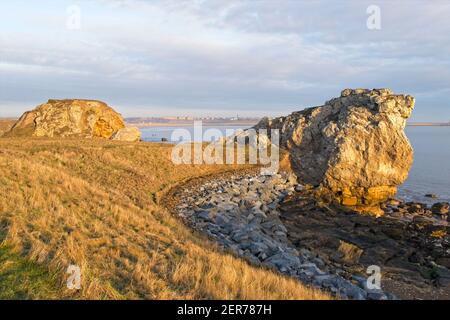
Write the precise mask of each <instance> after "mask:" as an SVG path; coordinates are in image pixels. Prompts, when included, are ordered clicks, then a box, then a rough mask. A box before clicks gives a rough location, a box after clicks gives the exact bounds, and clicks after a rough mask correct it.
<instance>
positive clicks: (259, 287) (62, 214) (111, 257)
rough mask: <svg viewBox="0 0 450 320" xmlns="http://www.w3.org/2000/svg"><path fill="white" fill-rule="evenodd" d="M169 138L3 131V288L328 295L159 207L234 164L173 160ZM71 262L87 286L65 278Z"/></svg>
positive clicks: (85, 293)
mask: <svg viewBox="0 0 450 320" xmlns="http://www.w3.org/2000/svg"><path fill="white" fill-rule="evenodd" d="M170 155H171V146H170V145H165V144H151V143H124V142H111V141H103V140H76V139H64V140H52V139H19V138H15V139H12V138H0V234H2V235H3V236H2V238H0V242H1V243H2V244H1V247H0V279H1V280H0V288H1V292H0V298H3V299H12V298H25V299H26V298H31V299H35V298H50V299H327V298H328V295H326V294H324V293H322V292H319V291H316V290H313V289H310V288H307V287H305V286H303V285H301V284H300V283H299V282H297V281H295V280H293V279H290V278H286V277H284V276H281V275H279V274H277V273H274V272H272V271H270V270H266V269H262V268H257V267H254V266H251V265H249V264H247V263H246V262H244V261H242V260H240V259H238V258H236V257H234V256H232V255H230V254H228V253H224V252H222V251H220V250H219V249H218V248H217V246H216V245H215V244H214V243H212V242H210V241H209V240H208V239H206V238H205V237H204V236H202V235H200V234H198V233H195V232H192V231H191V230H190V229H189V228H187V227H186V226H184V225H183V223H182V222H181V221H179V220H178V219H176V218H175V217H173V216H172V214H171V213H170V212H168V211H167V210H166V209H165V208H163V207H161V206H160V205H159V204H158V203H157V202H156V199H158V197H159V196H160V195H161V194H163V192H164V191H165V190H167V189H168V188H170V187H171V186H174V185H177V184H178V183H180V182H181V181H184V180H187V179H189V178H192V177H199V176H203V175H208V174H211V173H218V172H223V171H224V170H229V169H236V168H234V167H233V168H230V166H226V165H223V166H217V165H215V166H208V165H178V166H177V165H174V164H173V163H172V162H171V160H170ZM71 264H75V265H78V266H79V267H80V268H81V272H82V287H81V290H79V291H76V290H75V291H71V290H69V289H67V287H66V279H67V278H66V277H67V275H66V270H67V267H68V266H69V265H71Z"/></svg>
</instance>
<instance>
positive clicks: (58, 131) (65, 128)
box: [5, 99, 125, 139]
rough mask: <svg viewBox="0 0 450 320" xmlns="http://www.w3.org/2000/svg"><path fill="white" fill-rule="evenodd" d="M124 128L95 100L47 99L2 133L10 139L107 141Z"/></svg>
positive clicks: (118, 119) (113, 115)
mask: <svg viewBox="0 0 450 320" xmlns="http://www.w3.org/2000/svg"><path fill="white" fill-rule="evenodd" d="M124 127H125V123H124V121H123V119H122V116H121V115H120V114H119V113H117V112H116V111H114V110H113V109H112V108H110V107H109V106H108V105H107V104H106V103H104V102H101V101H95V100H80V99H70V100H48V102H47V103H44V104H41V105H39V106H38V107H37V108H36V109H34V110H32V111H28V112H25V113H24V114H23V115H22V116H21V117H20V119H19V120H18V121H17V122H16V123H15V124H14V126H13V127H12V128H11V129H10V130H9V131H8V132H7V133H6V134H5V135H6V136H10V137H21V136H22V137H31V136H34V137H50V138H51V137H83V138H93V137H99V138H106V139H109V138H111V137H112V136H113V135H114V134H115V133H117V131H119V130H120V129H122V128H124Z"/></svg>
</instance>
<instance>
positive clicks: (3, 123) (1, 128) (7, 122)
mask: <svg viewBox="0 0 450 320" xmlns="http://www.w3.org/2000/svg"><path fill="white" fill-rule="evenodd" d="M16 121H17V120H13V119H0V137H1V136H2V135H3V133H5V132H6V131H8V130H9V129H11V128H12V126H13V125H14V123H15V122H16Z"/></svg>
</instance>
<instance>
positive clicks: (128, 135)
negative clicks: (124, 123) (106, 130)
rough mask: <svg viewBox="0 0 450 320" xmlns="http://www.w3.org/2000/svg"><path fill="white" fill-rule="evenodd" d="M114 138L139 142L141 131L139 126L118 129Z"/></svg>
mask: <svg viewBox="0 0 450 320" xmlns="http://www.w3.org/2000/svg"><path fill="white" fill-rule="evenodd" d="M111 139H112V140H118V141H128V142H137V141H140V140H141V131H140V130H139V128H137V127H126V128H122V129H120V130H119V131H117V132H116V133H115V134H114V135H113V136H112V138H111Z"/></svg>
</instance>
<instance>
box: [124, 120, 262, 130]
mask: <svg viewBox="0 0 450 320" xmlns="http://www.w3.org/2000/svg"><path fill="white" fill-rule="evenodd" d="M198 121H200V120H198ZM257 123H258V121H223V122H216V121H205V120H203V121H202V125H203V126H218V127H224V126H243V127H244V126H249V127H252V126H254V125H255V124H257ZM127 125H129V126H133V127H138V128H141V129H145V128H154V127H192V126H194V121H186V122H178V121H176V122H148V123H132V122H127Z"/></svg>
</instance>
